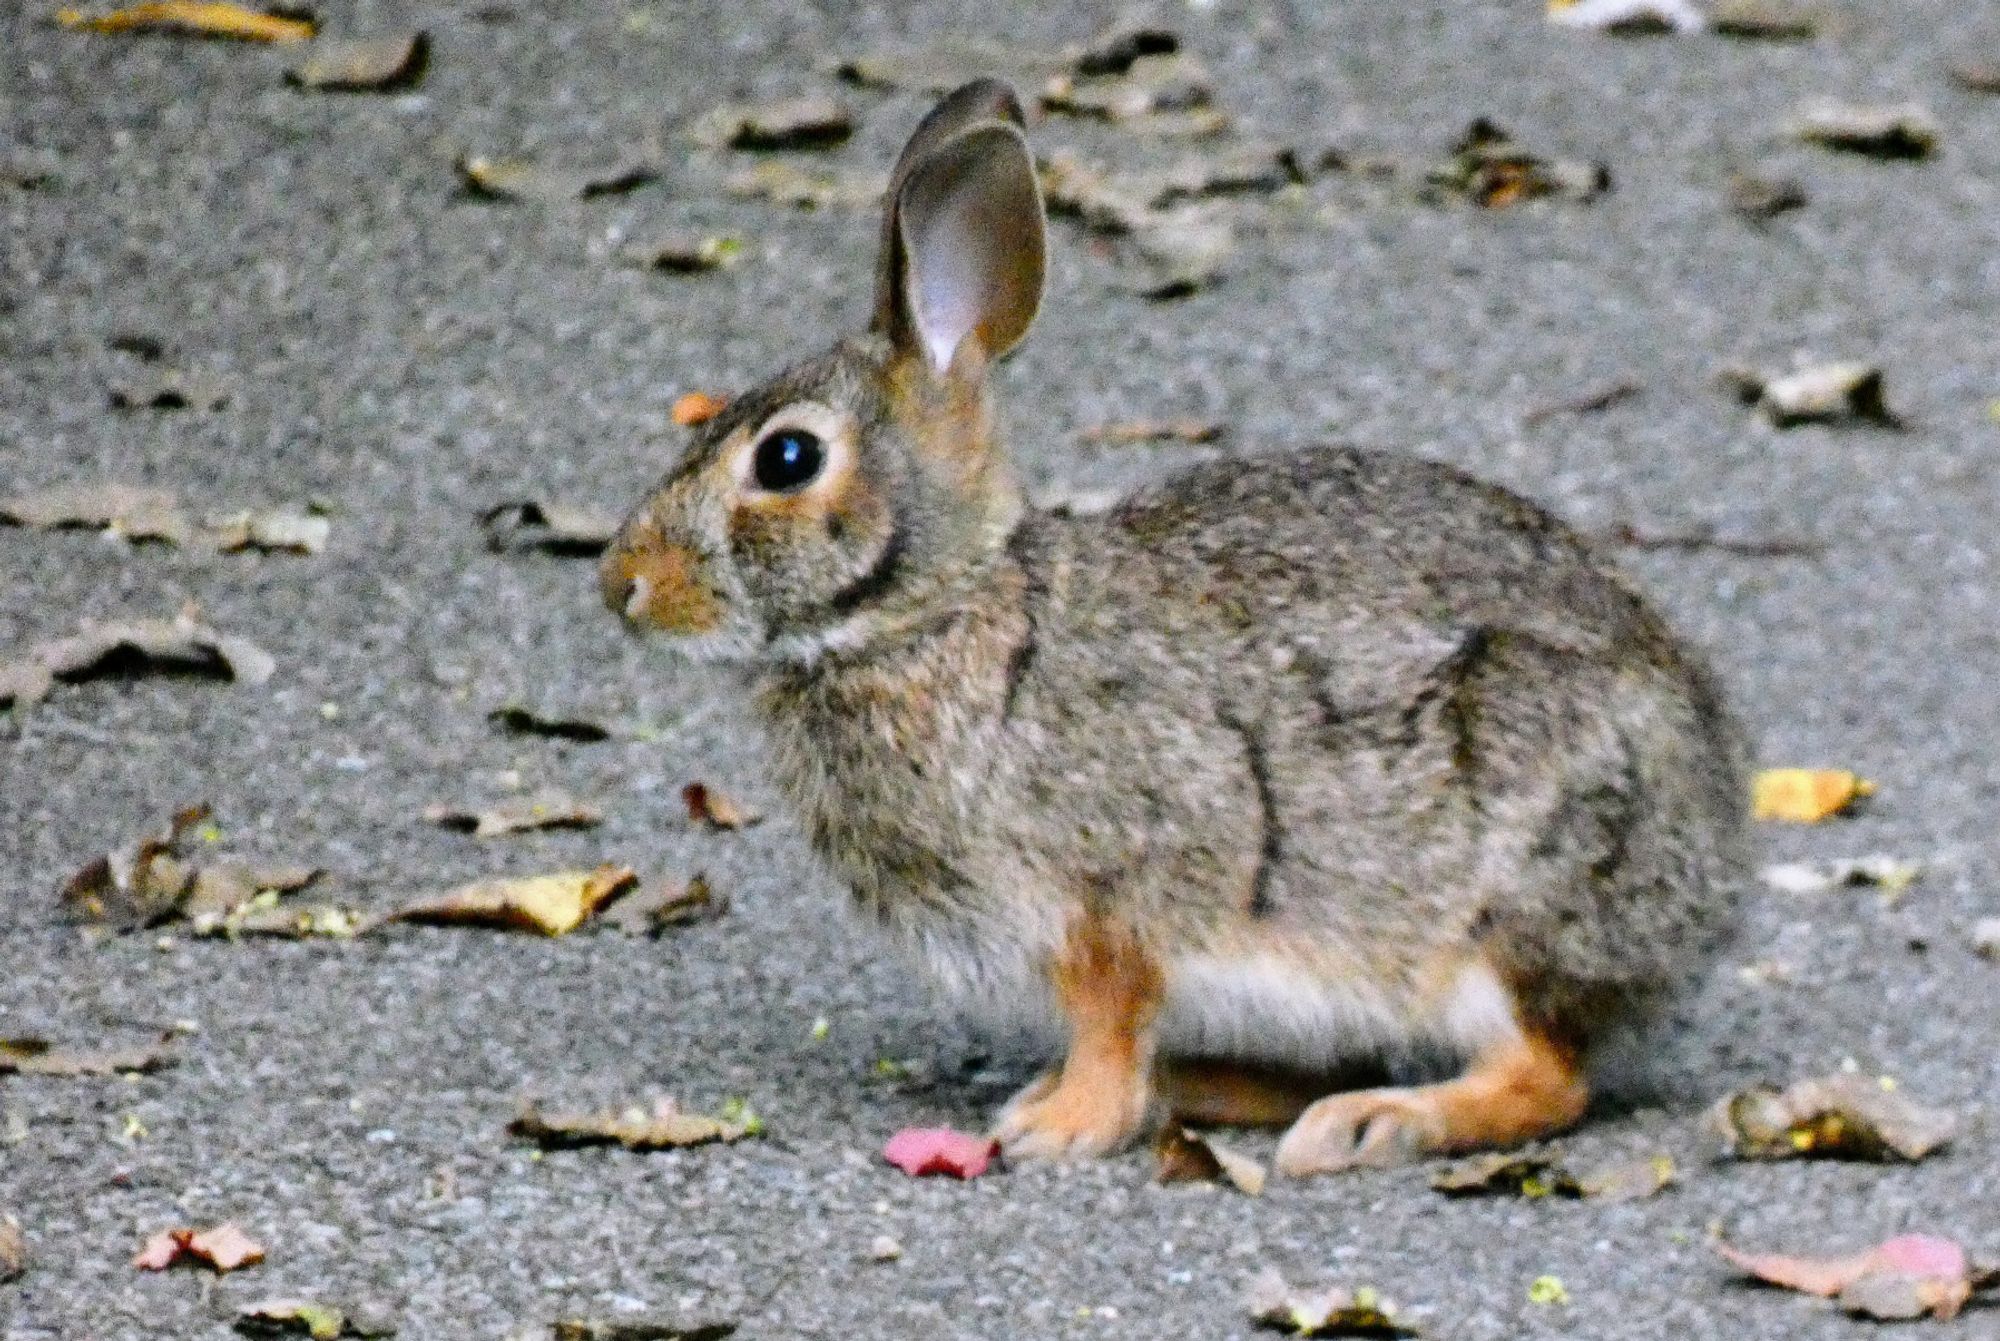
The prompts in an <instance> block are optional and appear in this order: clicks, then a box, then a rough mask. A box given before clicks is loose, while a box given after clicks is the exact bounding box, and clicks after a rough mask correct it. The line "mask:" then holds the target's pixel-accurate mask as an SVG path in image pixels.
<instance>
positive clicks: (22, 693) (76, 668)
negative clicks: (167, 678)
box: [0, 614, 277, 708]
mask: <svg viewBox="0 0 2000 1341" xmlns="http://www.w3.org/2000/svg"><path fill="white" fill-rule="evenodd" d="M276 667H277V663H276V662H274V661H272V660H271V656H270V654H269V653H268V652H266V651H264V650H263V649H262V648H260V647H258V646H257V645H256V644H255V643H253V642H250V641H249V640H248V639H246V638H238V637H235V636H234V635H232V634H227V633H222V632H220V631H218V630H216V629H213V628H210V627H209V626H208V625H206V624H203V623H201V622H199V621H198V620H197V619H196V618H195V617H194V616H193V615H192V614H181V615H179V616H177V617H175V618H173V619H132V620H122V621H114V622H110V623H104V624H85V625H84V626H83V629H82V631H81V632H79V633H76V634H72V635H71V636H70V637H67V638H55V639H51V640H50V641H48V642H45V643H42V644H40V645H39V646H37V647H34V648H31V649H30V650H29V652H28V655H27V656H26V657H23V658H21V659H19V660H16V661H9V662H0V707H5V706H7V704H9V703H10V702H11V703H12V704H13V705H14V706H15V707H17V708H22V707H31V706H33V705H34V704H36V703H39V702H41V701H42V700H43V699H44V698H47V697H48V694H49V691H50V690H51V689H52V688H53V687H54V686H55V682H56V681H57V680H65V681H76V680H87V679H90V678H92V677H94V676H99V675H114V674H136V675H145V674H193V675H208V676H216V677H220V678H222V679H228V680H240V681H242V682H243V683H245V684H253V685H254V684H262V683H264V681H266V680H268V679H270V678H271V672H272V671H273V670H275V669H276Z"/></svg>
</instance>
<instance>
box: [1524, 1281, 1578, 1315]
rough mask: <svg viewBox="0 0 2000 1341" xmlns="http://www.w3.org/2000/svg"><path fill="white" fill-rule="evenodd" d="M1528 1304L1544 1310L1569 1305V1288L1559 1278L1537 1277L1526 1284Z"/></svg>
mask: <svg viewBox="0 0 2000 1341" xmlns="http://www.w3.org/2000/svg"><path fill="white" fill-rule="evenodd" d="M1528 1302H1529V1303H1531V1304H1540V1305H1541V1306H1542V1307H1544V1308H1555V1307H1560V1306H1562V1305H1564V1304H1567V1303H1569V1287H1568V1286H1566V1285H1564V1284H1563V1283H1562V1277H1560V1276H1537V1277H1535V1278H1534V1279H1533V1280H1531V1281H1529V1282H1528Z"/></svg>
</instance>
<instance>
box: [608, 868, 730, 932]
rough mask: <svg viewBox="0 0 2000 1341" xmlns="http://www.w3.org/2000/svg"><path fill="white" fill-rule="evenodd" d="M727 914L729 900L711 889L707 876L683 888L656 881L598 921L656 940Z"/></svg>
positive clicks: (668, 882) (630, 895) (622, 901)
mask: <svg viewBox="0 0 2000 1341" xmlns="http://www.w3.org/2000/svg"><path fill="white" fill-rule="evenodd" d="M728 912H729V896H728V895H726V894H719V893H717V892H715V891H714V890H713V889H711V888H710V886H709V883H708V878H707V877H706V876H701V875H697V876H695V877H694V878H693V879H692V880H689V881H688V882H687V883H686V884H681V883H679V882H677V881H673V880H656V881H653V882H652V883H650V884H648V885H644V886H642V887H641V888H639V889H636V890H634V891H633V892H632V893H630V894H627V895H626V896H625V897H624V898H622V899H619V900H618V901H617V902H616V903H614V904H612V905H611V907H610V908H609V909H607V910H606V911H605V912H604V914H603V916H602V917H601V918H600V919H599V920H600V921H603V922H608V923H610V924H611V925H612V926H613V927H616V928H617V929H618V930H619V931H622V932H624V933H625V934H626V935H628V936H659V935H661V934H663V933H665V932H666V931H668V930H670V929H671V928H673V927H685V926H693V925H695V924H697V923H701V922H713V921H715V920H716V919H717V918H720V917H722V916H724V915H726V914H727V913H728Z"/></svg>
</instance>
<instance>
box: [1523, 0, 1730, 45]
mask: <svg viewBox="0 0 2000 1341" xmlns="http://www.w3.org/2000/svg"><path fill="white" fill-rule="evenodd" d="M1548 14H1549V22H1550V23H1553V24H1556V25H1557V26H1558V27H1563V28H1588V29H1590V30H1592V31H1593V32H1600V33H1615V34H1617V35H1619V36H1621V37H1635V36H1646V35H1649V34H1653V33H1698V32H1701V31H1702V30H1703V29H1704V28H1706V27H1707V26H1708V20H1707V19H1706V18H1705V17H1704V16H1703V14H1702V12H1701V11H1700V10H1699V9H1696V8H1695V7H1694V5H1693V4H1692V3H1690V0H1549V7H1548Z"/></svg>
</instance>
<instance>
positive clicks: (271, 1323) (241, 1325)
mask: <svg viewBox="0 0 2000 1341" xmlns="http://www.w3.org/2000/svg"><path fill="white" fill-rule="evenodd" d="M234 1326H235V1328H236V1330H237V1331H239V1332H241V1333H243V1334H244V1335H245V1336H309V1337H311V1338H313V1341H339V1338H341V1337H350V1336H351V1337H364V1338H365V1337H380V1336H394V1335H395V1334H396V1325H395V1323H393V1322H391V1321H389V1319H388V1318H387V1317H386V1316H385V1315H384V1314H383V1313H382V1312H381V1311H380V1310H378V1309H374V1308H370V1307H367V1306H365V1305H351V1306H342V1307H335V1306H334V1305H331V1304H321V1303H315V1302H314V1301H312V1300H310V1299H259V1300H256V1301H255V1302H253V1303H248V1304H245V1305H243V1307H241V1308H239V1309H238V1310H236V1319H235V1322H234Z"/></svg>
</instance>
